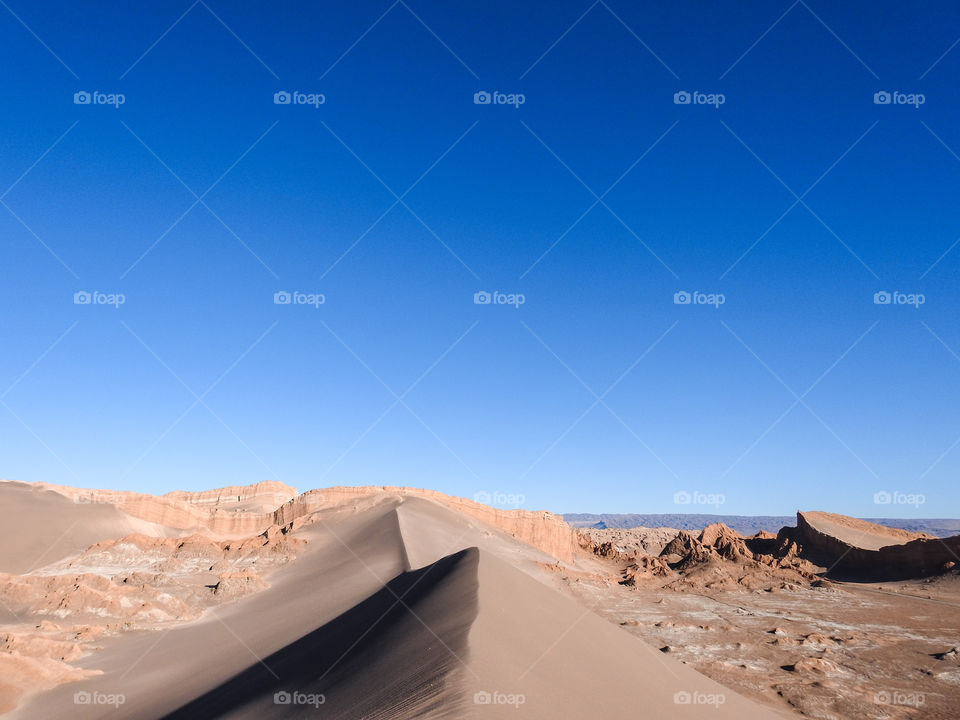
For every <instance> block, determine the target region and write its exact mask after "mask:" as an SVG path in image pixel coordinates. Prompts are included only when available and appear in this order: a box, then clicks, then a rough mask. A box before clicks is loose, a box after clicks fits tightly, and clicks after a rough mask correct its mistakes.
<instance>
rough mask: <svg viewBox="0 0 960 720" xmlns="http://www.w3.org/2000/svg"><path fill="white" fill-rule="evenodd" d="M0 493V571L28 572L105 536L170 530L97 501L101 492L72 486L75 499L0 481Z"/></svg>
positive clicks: (104, 496) (29, 486)
mask: <svg viewBox="0 0 960 720" xmlns="http://www.w3.org/2000/svg"><path fill="white" fill-rule="evenodd" d="M0 498H2V501H0V527H2V528H3V543H2V544H0V572H7V573H24V572H29V571H30V570H33V569H36V568H38V567H41V566H43V565H47V564H49V563H52V562H55V561H57V560H61V559H62V558H65V557H67V556H69V555H74V554H76V553H78V552H80V551H81V550H84V549H85V548H87V547H88V546H90V545H93V544H94V543H96V542H100V541H101V540H107V539H109V538H116V537H121V536H123V535H130V534H133V533H142V534H144V535H155V536H156V535H163V534H170V533H168V532H166V531H165V530H164V529H163V528H160V526H158V525H154V524H153V523H151V522H147V521H144V520H140V519H138V518H134V517H131V516H129V515H127V514H126V513H124V512H122V511H120V510H119V509H118V508H117V507H116V506H114V505H111V504H108V503H105V502H102V501H103V500H106V499H108V498H107V496H106V495H105V494H102V495H100V496H96V495H91V494H90V493H89V492H84V491H77V494H76V499H77V500H79V502H77V501H76V500H74V499H71V498H69V497H66V496H65V495H63V494H61V493H58V492H53V491H51V490H45V489H43V488H41V487H39V486H37V485H31V484H27V483H18V482H9V481H0ZM91 500H93V501H94V502H91Z"/></svg>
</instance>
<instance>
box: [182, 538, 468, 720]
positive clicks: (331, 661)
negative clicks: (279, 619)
mask: <svg viewBox="0 0 960 720" xmlns="http://www.w3.org/2000/svg"><path fill="white" fill-rule="evenodd" d="M478 559H479V551H478V550H477V549H476V548H470V549H467V550H462V551H460V552H458V553H455V554H454V555H449V556H447V557H445V558H442V559H440V560H438V561H436V562H435V563H433V564H431V565H427V566H426V567H424V568H421V569H419V570H411V571H408V572H405V573H403V574H402V575H399V576H398V577H396V578H394V579H393V580H391V581H390V582H389V583H387V584H386V585H385V586H384V587H383V589H382V590H379V591H378V592H376V593H374V594H373V595H371V596H370V597H369V598H367V599H366V600H364V601H363V602H361V603H360V604H358V605H356V606H355V607H353V608H351V609H350V610H348V611H347V612H345V613H344V614H343V615H341V616H339V617H338V618H336V619H335V620H333V621H332V622H330V623H327V624H326V625H324V626H323V627H321V628H319V629H317V630H315V631H313V632H312V633H309V634H308V635H305V636H304V637H302V638H300V639H299V640H297V641H295V642H293V643H291V644H290V645H287V646H286V647H284V648H283V649H281V650H279V651H277V652H275V653H273V654H272V655H270V656H268V657H266V658H264V659H263V662H262V663H260V662H258V663H253V664H251V665H250V667H248V668H247V669H246V670H244V671H243V672H241V673H239V674H238V675H236V676H234V677H233V678H231V679H230V680H229V681H227V682H225V683H223V684H221V685H219V686H218V687H216V688H214V689H213V690H211V691H209V692H207V693H205V694H204V695H202V696H200V697H199V698H197V699H196V700H193V701H192V702H190V703H188V704H186V705H184V706H183V707H181V708H179V709H177V710H175V711H174V712H172V713H170V714H169V715H166V716H165V719H166V720H194V719H199V718H236V719H238V720H239V719H241V718H251V719H258V718H286V717H290V716H291V713H296V712H298V711H304V712H306V711H309V710H311V709H313V708H314V707H320V709H321V711H322V713H323V716H324V717H336V718H344V719H347V718H367V717H377V718H384V719H386V718H421V717H422V718H456V717H461V716H462V714H463V712H464V710H463V705H464V699H463V693H462V692H460V691H459V689H458V688H457V687H456V686H458V685H459V683H460V682H461V680H460V675H461V674H462V670H461V668H459V663H460V662H461V659H462V658H463V657H465V656H466V654H467V650H468V648H467V635H468V633H469V630H470V626H471V624H472V623H473V621H474V619H475V618H476V615H477V563H478ZM288 699H289V700H290V703H289V704H286V703H285V702H284V701H285V700H288ZM298 700H302V702H303V704H304V706H305V707H295V706H294V703H297V701H298ZM308 701H309V702H308ZM310 702H313V703H314V705H311V704H310Z"/></svg>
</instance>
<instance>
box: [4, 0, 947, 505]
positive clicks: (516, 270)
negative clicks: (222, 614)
mask: <svg viewBox="0 0 960 720" xmlns="http://www.w3.org/2000/svg"><path fill="white" fill-rule="evenodd" d="M4 2H5V4H4V6H3V8H0V38H2V42H0V62H2V64H3V66H4V67H5V68H6V71H5V72H4V73H3V76H2V78H0V87H2V91H3V94H4V97H5V99H6V101H5V102H4V104H3V109H2V110H0V143H2V151H0V171H2V175H0V199H2V205H0V253H2V255H0V261H2V263H3V267H4V271H5V272H4V283H3V284H2V286H0V301H2V303H3V306H4V308H5V311H4V312H3V313H2V315H0V337H2V341H3V348H4V351H3V352H2V353H0V400H2V405H0V458H2V463H0V476H3V477H6V478H9V479H17V480H30V481H34V480H37V481H40V480H42V481H48V482H58V483H63V484H70V485H82V486H92V487H102V488H124V489H137V490H143V491H148V492H166V491H169V490H173V489H178V488H185V489H199V488H205V487H214V486H219V485H226V484H246V483H252V482H257V481H260V480H266V479H277V480H282V481H284V482H287V483H290V484H292V485H295V486H297V487H298V488H300V489H301V490H305V489H308V488H311V487H322V486H329V485H338V484H345V485H356V484H392V485H414V486H421V487H430V488H436V489H438V490H441V491H445V492H448V493H452V494H457V495H463V496H467V497H473V496H474V495H476V494H477V493H483V492H486V493H490V494H491V496H493V494H494V493H502V496H495V498H494V499H496V498H499V499H500V500H504V497H503V496H514V497H513V498H506V502H507V503H509V502H510V501H515V500H516V499H517V498H516V496H522V500H523V506H524V507H530V508H543V509H550V510H554V511H557V512H563V511H568V512H573V511H580V512H682V511H690V512H712V511H714V508H716V510H717V511H719V512H723V513H731V514H733V513H736V514H789V513H792V512H793V511H795V510H796V509H814V508H818V509H828V510H833V511H837V512H843V513H849V514H854V515H860V516H872V517H876V516H904V517H910V516H927V517H930V516H934V517H951V516H952V517H956V516H958V515H960V483H958V482H957V481H956V479H957V472H958V468H960V449H958V448H957V444H958V439H960V414H958V413H957V407H958V406H960V324H958V322H957V287H958V282H957V281H958V279H960V248H955V247H954V244H955V243H956V242H957V240H958V238H960V205H958V204H957V202H956V198H957V189H958V183H960V157H958V153H960V133H958V130H957V129H958V128H960V104H958V94H957V89H956V88H957V86H958V79H960V48H957V47H956V44H957V40H958V36H960V8H958V7H957V6H956V5H955V4H952V3H946V2H937V3H933V4H930V5H927V6H925V7H924V10H923V12H920V11H918V10H917V9H916V8H913V7H910V6H906V5H904V4H903V3H892V2H876V3H856V4H851V3H844V4H842V6H841V7H835V6H834V5H833V4H830V3H823V2H819V1H817V2H814V1H813V0H807V1H804V2H796V3H793V4H790V3H789V2H782V3H780V2H778V3H760V2H750V3H729V2H725V3H719V4H711V5H704V4H694V3H686V4H679V5H678V4H672V3H671V4H663V5H658V6H653V5H652V4H635V3H624V2H618V1H617V0H605V1H604V2H595V3H593V4H592V5H591V4H590V3H589V1H585V2H565V1H564V2H558V3H551V4H550V6H549V8H545V7H518V6H517V4H516V3H509V2H482V3H480V2H477V3H456V4H450V3H436V2H421V1H420V0H405V1H404V2H395V3H392V4H391V2H389V1H386V2H369V3H330V4H324V6H323V7H318V6H317V4H315V3H298V2H290V3H284V4H281V5H280V6H277V5H276V4H274V3H252V2H251V3H243V4H240V5H239V6H237V4H229V3H222V2H218V1H217V0H204V1H203V2H195V3H193V4H191V2H190V0H183V1H181V2H157V3H150V4H149V5H147V6H135V7H134V6H130V5H129V4H128V3H110V2H105V3H99V4H97V5H96V6H95V7H87V6H84V7H81V6H79V5H77V4H75V3H62V2H38V3H26V2H21V1H20V0H4ZM281 91H286V92H291V93H292V92H295V91H296V92H300V93H304V94H311V93H313V94H322V95H323V99H324V102H323V104H319V103H318V104H317V105H316V106H312V105H309V104H300V105H297V104H288V105H284V104H275V102H274V94H275V93H278V92H281ZM78 92H88V93H94V92H97V93H102V94H103V95H104V96H110V95H116V94H121V95H122V96H123V103H122V104H120V105H111V104H96V103H91V104H75V102H74V94H75V93H78ZM478 92H490V93H493V92H499V93H502V94H503V95H505V96H509V95H511V94H522V95H523V100H524V101H523V103H522V104H516V103H515V104H513V105H511V104H497V103H490V104H476V103H475V101H474V100H475V93H478ZM681 92H687V93H691V94H692V96H693V97H695V98H702V99H703V98H706V99H709V96H714V100H715V102H714V104H712V105H711V104H702V103H697V102H691V103H688V104H678V103H677V102H675V94H676V93H681ZM880 92H887V93H891V96H892V97H893V98H894V101H893V102H891V103H888V104H877V103H876V102H875V94H876V93H880ZM695 93H700V95H695ZM894 93H901V94H902V95H895V94H894ZM718 94H719V95H721V96H722V101H723V102H722V104H720V99H718V98H716V96H717V95H718ZM918 95H920V96H922V104H921V98H918V97H917V96H918ZM678 97H679V98H681V99H682V98H683V96H678ZM880 98H881V99H882V98H883V96H880ZM897 99H900V100H902V101H903V102H897ZM911 102H912V104H911ZM281 291H286V292H294V291H297V292H300V293H303V294H304V295H311V294H312V295H322V296H323V298H324V302H323V304H320V305H310V304H294V303H291V304H275V302H274V293H277V292H281ZM481 291H486V292H491V293H492V292H494V291H497V292H499V293H503V294H505V295H511V294H513V295H516V294H520V295H522V296H523V300H524V302H523V303H522V304H520V305H519V306H518V305H510V304H496V303H491V304H475V302H474V294H475V293H477V292H481ZM695 291H696V292H699V293H703V295H700V296H697V297H700V298H706V297H708V296H710V295H713V296H717V295H722V299H723V302H722V304H719V302H718V303H715V304H713V305H710V304H695V303H690V304H675V302H674V298H675V293H678V292H688V293H694V292H695ZM884 291H885V292H889V293H894V292H895V291H896V292H899V293H902V295H897V296H893V297H894V301H893V302H891V303H889V304H876V303H875V299H874V296H875V293H878V292H884ZM77 292H89V293H94V292H98V293H102V295H100V296H96V297H98V298H100V299H101V300H103V299H106V301H107V304H97V302H93V303H91V304H75V302H74V294H75V293H77ZM117 295H122V297H123V303H122V304H120V305H119V306H117V305H111V304H109V300H110V297H109V296H117ZM917 295H920V296H922V297H921V298H919V299H918V298H917V297H915V296H917ZM301 297H302V296H301ZM681 297H683V296H681ZM882 297H883V296H881V298H882ZM898 299H899V300H903V301H905V302H902V303H898V302H897V300H898ZM921 299H922V301H923V302H922V304H919V300H921ZM911 300H914V301H916V302H914V303H913V304H910V301H911ZM678 493H680V495H678ZM683 493H687V494H688V495H689V497H690V498H692V502H691V503H690V504H683V503H682V502H681V503H680V504H678V503H677V498H678V497H680V498H684V497H685V496H684V495H683ZM877 493H890V496H889V497H890V498H892V502H891V503H889V504H886V503H883V502H881V503H880V504H878V503H877V502H876V499H875V495H876V494H877ZM895 493H900V494H899V495H896V494H895ZM880 497H881V498H883V497H884V496H882V495H881V496H880ZM920 500H922V501H923V502H922V503H921V502H920ZM720 501H722V503H721V502H720ZM703 502H713V503H714V505H704V504H702V503H703ZM501 504H503V503H501Z"/></svg>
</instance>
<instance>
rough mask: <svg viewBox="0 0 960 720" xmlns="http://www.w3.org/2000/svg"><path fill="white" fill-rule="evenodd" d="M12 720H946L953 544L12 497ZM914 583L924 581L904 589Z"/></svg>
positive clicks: (400, 508) (959, 681)
mask: <svg viewBox="0 0 960 720" xmlns="http://www.w3.org/2000/svg"><path fill="white" fill-rule="evenodd" d="M0 514H2V523H3V527H4V528H5V529H6V538H7V539H6V542H5V543H4V546H3V553H2V556H0V563H2V565H0V572H2V573H3V574H2V576H0V579H2V583H0V608H2V611H3V627H2V635H0V637H2V653H0V678H2V680H0V712H2V713H4V716H5V717H10V718H38V717H67V716H69V717H77V718H105V717H122V718H132V719H133V718H136V719H144V720H145V719H148V718H161V717H162V718H213V717H217V718H221V717H222V718H261V717H272V718H288V717H296V718H301V717H324V718H421V717H427V718H430V717H437V718H441V717H442V718H458V717H524V718H526V717H529V718H555V717H606V716H610V715H615V716H618V717H671V718H673V717H676V718H699V717H710V718H765V717H769V718H789V717H811V718H851V719H852V718H858V719H859V718H876V719H878V720H879V719H881V718H910V717H918V718H919V717H922V718H944V719H946V718H953V717H956V708H957V707H958V704H960V657H958V655H960V653H958V650H957V645H958V644H960V643H958V638H960V605H958V604H957V602H956V597H957V591H958V588H960V585H958V583H960V577H958V574H957V566H956V564H955V561H953V560H950V559H947V558H949V557H953V556H954V553H955V552H956V551H957V549H958V543H960V537H953V538H946V539H943V540H940V539H933V538H931V537H930V536H926V535H923V534H920V533H911V532H908V531H904V530H896V529H889V528H884V527H883V526H879V525H874V524H871V523H866V522H864V521H859V520H854V519H852V518H845V517H843V516H837V515H831V514H828V513H823V512H800V513H798V515H797V524H796V526H794V527H784V528H783V529H782V530H781V531H780V533H779V534H777V535H774V534H772V533H769V532H760V533H758V534H757V535H755V536H752V537H744V536H742V535H740V534H739V533H737V532H736V531H734V530H732V529H730V528H729V527H727V526H726V525H723V524H713V525H710V526H708V527H706V528H703V529H702V530H701V531H700V532H699V533H691V532H689V531H686V530H676V529H671V528H663V527H661V528H633V529H608V528H607V529H597V528H593V529H589V528H588V529H575V528H573V527H571V526H570V525H568V524H567V523H565V522H564V521H563V519H562V518H560V517H558V516H555V515H553V514H551V513H548V512H533V511H527V510H500V509H496V508H492V507H489V506H487V505H483V504H481V503H477V502H474V501H471V500H466V499H463V498H456V497H452V496H448V495H444V494H441V493H437V492H432V491H429V490H418V489H413V488H400V487H377V486H371V487H334V488H325V489H320V490H311V491H308V492H305V493H302V494H300V493H298V492H297V491H296V490H295V489H294V488H291V487H288V486H286V485H284V484H282V483H277V482H265V483H260V484H257V485H252V486H247V487H226V488H219V489H216V490H210V491H206V492H198V493H187V492H173V493H169V494H166V495H160V496H153V495H147V494H142V493H133V492H116V491H98V490H87V489H77V488H70V487H65V486H54V485H47V484H43V483H36V484H34V483H18V482H3V483H2V484H0ZM911 567H912V568H915V571H913V572H910V568H911Z"/></svg>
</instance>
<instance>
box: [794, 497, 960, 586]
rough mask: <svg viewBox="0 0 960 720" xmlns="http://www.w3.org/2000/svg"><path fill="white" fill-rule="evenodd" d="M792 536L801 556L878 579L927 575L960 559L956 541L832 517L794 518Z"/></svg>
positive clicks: (957, 537) (959, 542)
mask: <svg viewBox="0 0 960 720" xmlns="http://www.w3.org/2000/svg"><path fill="white" fill-rule="evenodd" d="M796 533H797V534H796V539H797V541H798V542H799V544H800V545H801V546H802V547H803V549H804V551H814V552H816V553H820V554H823V555H825V556H827V557H828V558H832V560H833V562H834V563H836V566H837V568H838V569H840V570H854V571H856V572H861V573H865V574H868V575H874V576H878V577H890V578H894V577H917V576H922V575H931V574H935V573H939V572H943V571H944V570H947V569H949V568H951V567H954V565H953V564H954V563H957V561H958V557H960V535H955V536H954V537H949V538H934V537H931V536H929V535H925V534H923V533H911V532H907V531H905V530H897V529H894V528H887V527H885V526H883V525H876V524H874V523H870V522H866V521H864V520H857V519H855V518H848V517H846V516H843V515H834V514H832V513H824V512H798V513H797V531H796Z"/></svg>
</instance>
